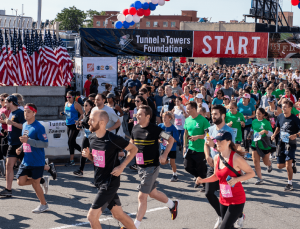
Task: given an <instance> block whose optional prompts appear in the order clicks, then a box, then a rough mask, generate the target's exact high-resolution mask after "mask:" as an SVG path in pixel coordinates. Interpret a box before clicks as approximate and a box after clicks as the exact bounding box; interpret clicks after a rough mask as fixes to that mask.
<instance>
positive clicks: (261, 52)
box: [193, 31, 269, 58]
mask: <svg viewBox="0 0 300 229" xmlns="http://www.w3.org/2000/svg"><path fill="white" fill-rule="evenodd" d="M268 44H269V36H268V33H249V32H208V31H194V48H193V57H215V58H267V57H268Z"/></svg>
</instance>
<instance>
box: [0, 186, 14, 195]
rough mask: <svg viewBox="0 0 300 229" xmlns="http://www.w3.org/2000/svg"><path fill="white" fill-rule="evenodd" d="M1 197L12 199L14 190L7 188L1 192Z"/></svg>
mask: <svg viewBox="0 0 300 229" xmlns="http://www.w3.org/2000/svg"><path fill="white" fill-rule="evenodd" d="M0 196H6V197H12V190H10V191H9V190H7V189H6V188H5V189H3V190H2V191H1V192H0Z"/></svg>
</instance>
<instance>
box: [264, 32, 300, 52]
mask: <svg viewBox="0 0 300 229" xmlns="http://www.w3.org/2000/svg"><path fill="white" fill-rule="evenodd" d="M268 57H269V58H300V33H270V42H269V56H268Z"/></svg>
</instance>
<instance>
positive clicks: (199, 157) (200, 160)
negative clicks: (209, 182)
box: [193, 152, 207, 179]
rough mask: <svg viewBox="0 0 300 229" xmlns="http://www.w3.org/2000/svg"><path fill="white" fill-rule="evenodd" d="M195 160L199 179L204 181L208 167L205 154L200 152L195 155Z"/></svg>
mask: <svg viewBox="0 0 300 229" xmlns="http://www.w3.org/2000/svg"><path fill="white" fill-rule="evenodd" d="M193 159H194V161H195V163H196V167H195V168H196V171H197V177H201V178H202V179H204V178H206V174H207V165H206V160H205V154H204V153H202V152H200V153H196V154H195V155H193Z"/></svg>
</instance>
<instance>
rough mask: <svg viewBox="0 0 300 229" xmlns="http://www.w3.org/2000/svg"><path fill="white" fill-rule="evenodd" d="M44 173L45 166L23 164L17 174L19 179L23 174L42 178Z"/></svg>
mask: <svg viewBox="0 0 300 229" xmlns="http://www.w3.org/2000/svg"><path fill="white" fill-rule="evenodd" d="M43 174H44V166H27V167H26V166H25V165H23V164H21V165H20V166H19V170H18V173H17V175H16V177H17V179H19V177H22V176H28V177H31V178H32V179H34V180H37V179H39V178H42V177H43Z"/></svg>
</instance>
